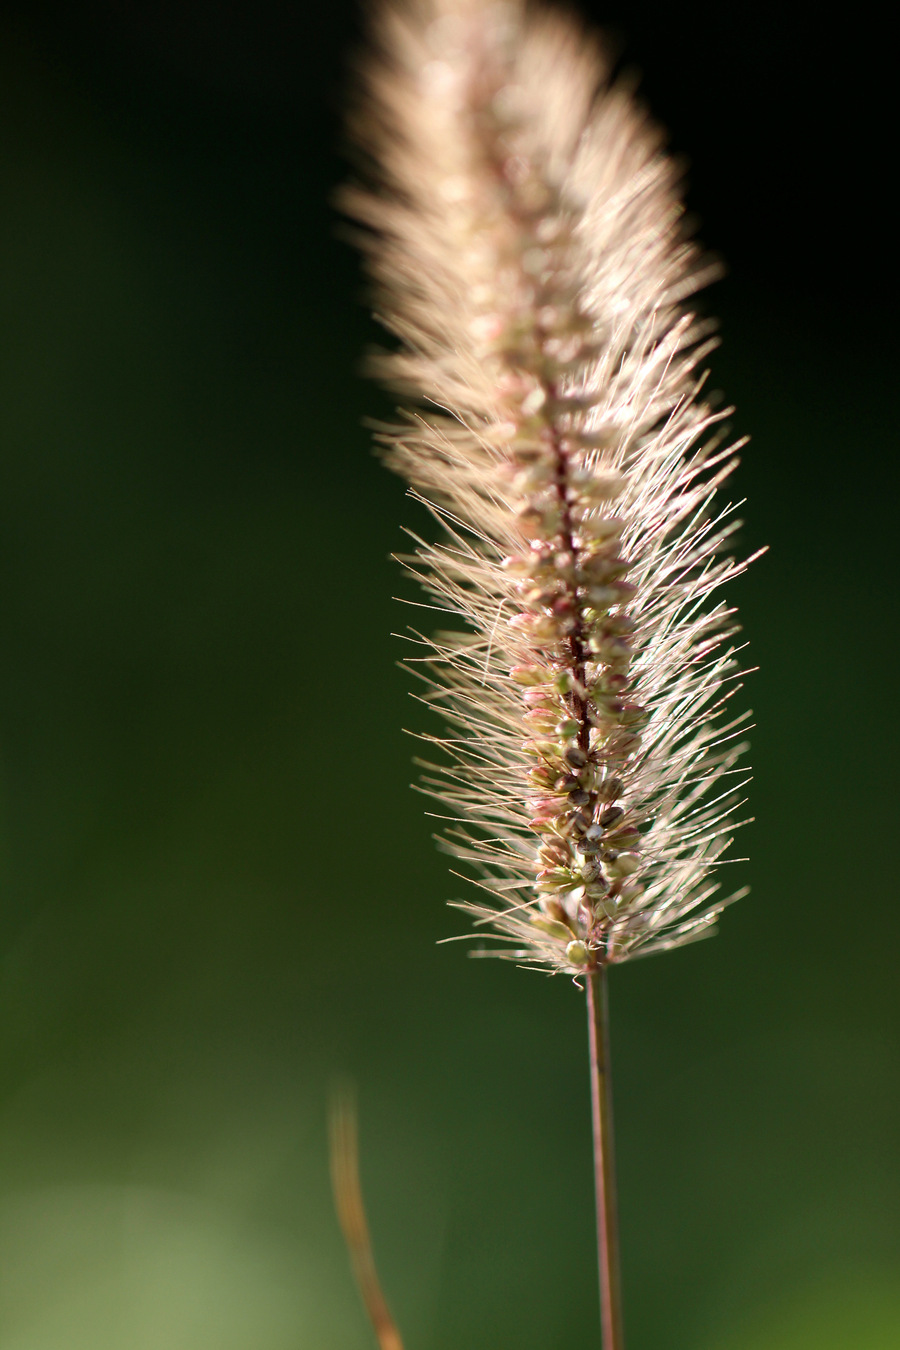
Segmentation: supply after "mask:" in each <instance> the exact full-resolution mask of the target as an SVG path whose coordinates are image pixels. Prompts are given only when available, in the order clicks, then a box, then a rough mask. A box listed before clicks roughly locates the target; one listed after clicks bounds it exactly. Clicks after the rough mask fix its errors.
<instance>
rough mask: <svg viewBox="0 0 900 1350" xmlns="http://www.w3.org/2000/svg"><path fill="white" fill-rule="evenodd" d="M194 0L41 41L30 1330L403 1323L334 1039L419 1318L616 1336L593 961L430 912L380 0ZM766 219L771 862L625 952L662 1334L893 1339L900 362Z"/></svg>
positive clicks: (17, 457) (435, 887)
mask: <svg viewBox="0 0 900 1350" xmlns="http://www.w3.org/2000/svg"><path fill="white" fill-rule="evenodd" d="M151 10H152V12H153V13H154V14H156V15H157V19H158V23H157V28H154V27H153V24H151V23H149V21H148V23H147V25H145V27H142V26H141V24H140V23H138V22H137V21H136V20H134V15H133V14H132V18H131V20H129V18H128V15H129V14H130V13H131V11H125V10H121V11H120V10H118V9H114V7H113V6H111V5H110V6H109V8H108V9H106V8H105V7H102V6H101V7H100V8H94V9H89V8H88V7H85V8H84V9H83V10H82V8H80V7H79V6H74V7H69V9H68V10H67V12H66V13H65V15H61V14H54V13H53V12H51V10H50V9H47V8H43V7H40V6H38V7H36V8H30V9H28V10H25V9H23V10H22V11H21V12H19V13H17V14H11V17H9V19H8V21H6V26H5V27H3V28H2V29H0V53H2V54H0V74H2V84H0V88H2V93H0V199H2V200H0V332H2V341H3V352H4V355H3V360H2V363H0V640H2V656H0V771H2V840H3V850H2V878H0V879H2V901H0V1272H2V1273H0V1344H2V1346H3V1350H63V1347H65V1350H81V1347H84V1348H85V1350H88V1348H90V1350H126V1347H127V1350H157V1348H158V1350H163V1347H165V1350H207V1348H208V1350H213V1348H215V1350H251V1347H252V1350H288V1347H292V1348H293V1347H307V1346H308V1347H310V1350H356V1347H359V1348H360V1350H362V1347H365V1346H367V1345H368V1344H369V1343H370V1337H369V1332H368V1330H367V1328H366V1326H365V1322H364V1319H363V1316H362V1313H361V1310H360V1308H359V1306H358V1301H357V1298H356V1294H355V1291H354V1289H353V1287H352V1284H351V1281H350V1277H349V1273H348V1269H347V1262H346V1259H345V1255H344V1252H343V1250H342V1246H341V1241H340V1238H339V1235H338V1232H337V1227H336V1223H335V1221H334V1218H333V1216H332V1211H331V1204H330V1198H329V1194H328V1183H327V1161H326V1146H325V1112H326V1099H327V1094H328V1084H329V1081H330V1079H331V1078H332V1076H333V1075H334V1074H335V1073H337V1072H343V1073H349V1074H351V1075H352V1076H353V1077H354V1078H355V1079H356V1081H357V1083H358V1085H359V1095H360V1104H361V1129H362V1140H363V1170H364V1180H365V1185H366V1191H367V1196H368V1202H369V1207H370V1211H371V1220H372V1227H373V1230H374V1233H375V1237H376V1244H377V1250H378V1255H379V1262H380V1266H381V1268H382V1272H383V1276H384V1279H385V1283H386V1286H387V1288H388V1291H389V1295H390V1298H391V1302H392V1304H393V1306H394V1308H395V1310H396V1313H397V1315H398V1318H399V1320H400V1322H401V1324H402V1326H403V1328H404V1331H405V1333H406V1336H407V1339H408V1343H409V1345H410V1347H420V1348H421V1350H461V1347H466V1350H499V1348H500V1347H507V1346H508V1347H510V1348H512V1347H515V1350H531V1347H534V1350H537V1347H540V1348H541V1350H554V1348H556V1347H558V1350H563V1348H564V1347H565V1350H569V1348H570V1347H574V1346H580V1345H585V1346H588V1345H596V1344H597V1341H598V1334H597V1331H596V1307H595V1305H596V1296H595V1292H594V1271H593V1251H592V1243H593V1237H592V1195H591V1181H590V1161H589V1138H588V1116H587V1112H588V1099H587V1084H586V1071H585V1064H584V1055H585V1044H584V1042H585V1031H584V1026H583V1008H582V1001H581V999H580V998H579V996H578V994H577V991H575V990H573V988H572V987H571V986H570V985H569V984H568V983H566V982H565V981H562V980H548V979H545V978H543V977H535V976H534V975H529V974H524V973H521V972H518V971H516V970H515V969H513V968H510V967H505V966H504V967H500V968H497V967H494V966H489V965H486V964H484V963H475V962H471V963H467V962H466V961H465V960H464V959H463V955H462V950H461V948H460V946H450V947H439V946H436V942H437V940H438V939H439V938H442V937H447V936H451V935H453V934H455V933H458V932H461V931H463V929H464V925H463V922H462V920H461V918H460V916H458V915H455V914H454V913H453V912H452V911H449V910H446V909H445V908H444V907H443V904H442V901H443V900H444V898H446V897H448V896H452V895H454V894H458V893H460V892H461V889H462V883H461V882H457V881H455V880H454V879H453V878H451V877H448V875H447V871H446V865H445V860H443V859H441V858H440V857H439V856H437V855H436V854H435V853H434V851H433V849H432V846H431V844H430V842H429V838H428V835H429V824H428V822H427V820H426V819H425V818H424V817H423V815H422V803H421V802H420V801H419V800H417V799H415V798H413V797H411V795H410V794H409V792H408V790H407V783H408V780H409V777H410V768H409V757H410V752H411V744H410V743H409V742H408V741H407V740H405V739H404V737H403V736H402V735H401V732H400V727H401V726H403V725H405V726H412V727H422V726H423V725H424V713H423V712H422V711H421V709H420V708H419V707H418V706H417V705H415V704H413V703H411V702H410V701H409V699H408V696H407V680H406V677H405V676H404V675H403V674H402V673H400V672H398V671H397V670H396V668H395V665H394V662H395V660H396V659H397V658H398V657H399V656H401V655H402V648H401V646H400V644H399V643H398V642H396V641H395V640H392V639H391V637H390V632H391V630H392V629H398V628H401V627H402V626H403V625H404V624H405V622H406V621H407V617H408V615H407V613H404V611H403V610H402V608H401V607H400V606H399V605H397V604H395V603H394V602H393V601H392V600H391V596H392V595H393V594H394V593H395V592H397V591H398V590H401V591H403V594H405V595H406V596H407V597H409V596H410V594H411V592H410V591H409V589H408V587H407V588H406V589H404V587H405V586H406V583H404V582H403V580H402V579H401V578H400V577H399V575H398V572H397V569H396V567H395V565H394V564H392V563H391V562H390V560H389V557H388V555H389V554H390V552H391V551H392V550H396V549H398V548H402V546H403V537H402V535H401V533H400V526H401V524H406V525H409V526H413V527H416V528H419V527H422V526H423V521H422V520H421V518H420V516H419V514H418V513H417V511H416V510H415V508H414V507H413V506H412V505H411V504H410V503H409V502H407V501H406V500H405V499H404V496H403V491H402V487H401V485H400V484H399V483H398V482H396V481H394V480H393V479H391V478H390V477H389V476H388V475H387V474H385V473H384V472H383V470H382V469H381V468H380V467H379V466H378V465H377V464H376V463H375V462H374V460H373V459H372V458H371V456H370V454H369V452H368V446H367V438H366V434H365V432H364V431H363V430H362V429H361V427H360V419H361V417H362V416H363V414H364V413H370V414H372V413H374V414H378V413H383V412H384V411H385V410H386V409H387V408H388V407H389V404H388V403H386V401H385V400H384V398H383V396H382V395H380V394H378V393H377V391H375V390H374V389H371V388H369V387H367V386H365V385H364V384H363V383H362V382H361V381H360V380H359V378H358V376H357V373H356V372H357V366H358V359H359V356H360V353H361V352H362V350H363V348H364V346H365V345H366V343H367V342H369V341H371V340H373V339H374V337H375V332H374V329H373V328H372V326H371V325H370V322H369V320H368V319H367V317H366V315H365V313H364V311H363V309H362V307H361V306H360V305H359V304H358V298H359V290H360V282H359V278H358V275H357V272H356V264H355V261H354V259H353V257H352V255H351V254H350V252H349V251H348V250H347V249H345V248H344V247H343V246H342V245H341V244H340V243H338V242H337V241H335V240H334V239H333V238H332V234H331V231H332V228H333V224H332V221H331V220H330V217H329V208H328V204H327V203H328V196H329V193H330V191H331V188H332V186H333V184H334V182H335V181H336V180H337V179H338V178H339V177H340V175H341V174H342V172H343V170H342V169H341V167H340V164H339V161H338V160H337V158H336V155H335V153H334V142H335V137H336V133H335V124H334V118H333V114H332V105H333V91H334V88H335V71H336V69H337V53H338V52H339V50H340V46H341V43H342V42H343V40H344V38H345V36H346V34H345V31H344V25H345V22H346V19H347V12H346V11H344V10H342V9H340V7H338V8H337V9H336V10H335V11H334V13H333V15H332V17H331V25H332V27H331V30H330V31H327V32H325V33H324V34H323V33H322V32H321V31H318V30H317V32H316V37H315V42H306V41H305V40H304V34H305V31H306V30H305V29H304V24H309V25H312V23H313V20H312V19H309V18H303V17H302V14H301V12H300V11H296V13H294V12H293V11H292V17H291V22H290V24H289V25H288V28H289V33H288V36H289V37H290V41H287V40H286V39H285V42H282V40H281V39H282V37H283V36H284V32H287V29H284V23H286V20H284V17H283V16H279V15H278V14H276V10H275V8H274V7H273V6H269V7H266V6H263V7H262V15H263V17H262V19H258V20H256V21H255V22H256V24H257V26H256V27H253V28H252V33H251V36H252V37H253V42H249V41H245V39H246V37H247V34H246V33H245V31H244V28H243V27H242V23H246V22H248V20H247V14H245V13H244V11H243V10H242V9H241V8H240V7H237V9H229V10H227V11H226V12H225V13H224V17H222V18H221V21H220V22H219V23H216V22H213V21H212V20H205V19H203V20H201V18H200V17H199V16H200V10H199V8H195V7H193V6H185V7H175V9H173V10H172V11H171V12H170V11H169V10H168V9H167V8H166V7H159V8H157V7H148V8H147V9H146V10H140V11H137V12H138V13H139V15H140V16H142V17H143V18H144V19H147V16H148V15H150V14H151ZM176 10H177V11H178V12H177V13H176ZM248 13H249V10H248ZM123 15H124V16H125V17H124V18H123ZM160 15H162V16H165V17H164V18H159V16H160ZM179 16H180V17H179ZM236 16H237V17H236ZM242 16H243V17H242ZM182 20H183V22H182ZM239 20H240V21H239ZM132 21H133V25H132V26H131V27H130V26H129V23H130V22H132ZM267 24H268V28H267V27H266V25H267ZM167 25H168V27H167ZM192 25H193V26H192ZM229 25H230V27H229ZM251 27H252V25H251ZM248 31H249V29H248ZM310 32H312V28H310ZM292 43H293V45H291V44H292ZM254 44H255V45H254ZM284 48H286V51H285V50H284ZM652 51H653V49H652V44H651V46H649V47H648V48H647V53H648V56H647V59H648V63H649V64H650V65H651V66H652ZM292 61H293V62H294V63H295V64H294V65H292V64H291V62H292ZM648 92H649V94H650V96H651V97H652V96H653V93H654V90H653V87H652V86H651V87H650V88H649V90H648ZM679 106H680V105H679V104H678V102H677V100H675V101H672V100H671V98H670V103H669V106H668V107H663V108H660V110H659V111H660V112H661V113H662V114H664V115H665V116H667V117H668V118H670V119H672V118H675V119H676V122H677V116H678V109H679ZM684 125H685V127H689V126H690V118H689V117H688V116H687V115H685V122H684ZM676 130H677V126H676ZM700 168H701V169H702V156H701V157H700ZM699 176H700V181H699V185H698V191H699V193H700V196H701V198H702V200H703V201H704V202H705V201H714V200H715V198H716V184H715V182H714V181H712V180H711V179H709V178H707V179H704V178H703V175H702V173H700V175H699ZM704 194H705V196H704ZM751 223H752V222H751ZM788 226H789V222H786V225H785V229H786V231H787V234H788V236H789V234H790V231H789V228H788ZM747 229H748V234H747V236H746V237H747V238H750V237H752V236H751V234H750V232H749V226H748V227H747ZM722 234H723V238H724V243H723V242H722V241H721V240H717V239H713V242H714V243H717V244H720V245H721V246H723V247H726V249H727V246H728V243H729V239H728V236H727V228H724V227H723V230H722ZM743 238H744V236H740V237H736V238H735V239H734V240H732V241H731V244H732V248H733V251H734V252H735V253H737V258H736V259H734V260H733V261H735V273H736V274H735V276H734V278H733V279H732V280H731V281H730V282H728V283H727V284H726V285H725V286H723V287H719V288H717V290H718V291H719V292H720V293H719V294H716V295H715V297H714V299H713V300H712V301H711V302H710V303H711V304H713V305H714V306H715V307H716V309H717V310H718V311H719V312H720V313H722V314H723V315H724V324H723V326H724V336H725V346H724V347H723V350H722V352H721V353H720V354H718V355H717V356H716V357H715V360H714V381H715V382H716V383H720V384H721V385H722V386H723V387H724V388H725V389H726V390H727V393H728V396H729V398H733V399H734V400H735V402H736V403H737V405H738V407H739V409H740V413H739V418H738V419H737V420H736V423H735V427H736V431H741V432H742V431H743V430H744V429H750V430H752V432H753V433H754V444H753V446H752V448H751V450H750V451H749V452H748V453H747V456H746V463H745V465H744V466H742V468H741V470H740V474H739V479H738V484H737V486H738V490H739V491H740V493H741V494H744V493H746V494H747V496H748V497H749V498H750V502H749V506H748V508H747V516H748V522H749V523H748V526H747V529H746V532H745V533H744V535H743V536H742V539H741V546H742V547H743V548H745V549H746V550H748V551H749V550H750V549H751V548H753V547H755V546H756V545H757V544H758V543H761V542H768V543H770V544H771V545H772V551H771V553H770V554H769V555H768V556H767V557H766V559H765V560H763V561H762V562H760V563H758V564H757V565H756V566H755V568H754V569H753V572H752V573H751V574H750V575H749V576H748V577H747V578H746V579H745V580H744V581H742V582H741V583H740V584H739V585H738V586H736V587H735V595H734V599H735V600H736V601H737V602H738V603H739V604H740V606H741V609H742V615H743V618H744V623H745V629H746V633H747V636H748V638H749V640H750V643H751V646H750V649H749V652H748V662H749V663H750V664H754V665H755V664H757V663H758V664H759V665H760V667H761V672H760V673H759V674H756V675H754V676H753V677H752V679H751V681H750V693H749V695H748V697H749V698H751V699H752V702H753V705H754V707H755V709H756V713H757V718H758V723H759V725H758V730H756V731H754V733H753V761H754V764H755V767H756V781H755V783H754V786H753V794H752V809H753V811H754V813H755V815H756V817H757V820H756V823H755V824H754V825H753V826H751V827H750V829H749V830H748V831H746V833H745V834H744V836H743V839H742V843H743V844H744V845H745V847H746V850H747V851H749V852H750V854H751V855H752V863H751V864H750V866H749V867H747V868H745V869H742V871H743V875H744V876H746V877H747V878H748V879H749V880H750V882H751V883H752V886H753V895H752V897H751V898H750V899H749V900H747V901H745V902H743V903H742V904H741V905H740V906H738V907H737V908H736V909H735V910H734V911H732V912H730V913H729V914H728V915H727V916H726V919H725V921H724V924H723V930H722V934H721V936H720V937H718V938H717V939H716V940H715V941H714V942H713V943H704V944H700V945H699V946H697V947H696V948H692V949H689V950H687V951H685V952H682V953H676V954H673V955H671V956H668V957H665V958H662V959H653V960H650V961H647V962H646V963H638V964H636V965H635V966H633V967H629V968H628V969H627V970H624V971H622V972H620V973H618V974H617V975H616V976H615V978H614V981H613V991H612V997H613V1013H614V1058H615V1067H616V1109H617V1128H618V1139H619V1153H620V1168H621V1193H622V1221H623V1230H624V1237H623V1240H624V1261H625V1285H626V1304H627V1314H628V1324H629V1345H630V1347H631V1350H654V1348H655V1347H661V1346H665V1347H666V1350H892V1347H895V1346H896V1345H897V1344H900V1293H898V1280H897V1258H898V1254H900V1253H898V1246H900V1243H898V1236H897V1232H898V1229H897V1223H896V1218H897V1211H898V1200H900V1149H898V1126H897V1121H898V1118H900V1088H898V1074H897V1048H898V1045H897V1042H898V1031H900V1018H898V1011H897V1004H896V974H895V966H896V956H895V953H896V950H897V940H898V936H900V934H898V927H900V924H898V918H897V907H896V903H895V898H894V890H895V881H894V873H895V867H894V862H893V856H892V848H891V844H892V839H893V836H894V834H895V826H894V812H895V805H894V800H895V795H896V794H895V782H894V780H895V777H896V770H895V764H896V748H897V747H896V718H895V717H894V716H893V715H892V701H893V698H894V695H895V691H894V669H895V665H896V657H897V639H896V632H895V629H894V628H893V627H892V625H891V621H890V612H891V597H892V587H893V581H892V576H891V572H892V568H893V561H894V551H895V542H894V541H895V538H896V529H895V526H894V522H893V502H894V500H895V493H896V470H895V468H894V466H893V464H892V463H890V462H889V461H888V458H887V455H886V453H885V447H886V444H887V436H888V426H887V417H886V412H885V411H884V406H883V403H882V395H883V390H884V389H885V388H886V386H887V382H888V377H889V370H890V364H889V356H888V354H887V352H886V349H885V345H884V343H883V341H882V339H881V335H880V333H879V330H878V327H877V323H876V324H874V325H873V324H872V323H867V324H863V323H862V321H860V323H858V324H856V325H854V324H853V323H852V322H848V321H847V316H848V315H849V316H850V318H851V319H852V316H853V314H856V313H857V311H855V310H853V308H852V305H853V297H852V295H851V298H850V300H849V301H848V300H847V298H846V296H845V297H844V299H843V300H842V303H843V304H844V307H845V308H844V311H843V313H844V317H845V323H844V328H843V329H839V331H837V333H836V331H835V329H834V327H829V326H828V325H827V324H825V323H823V322H822V313H823V309H822V305H821V303H819V302H820V301H821V297H819V300H817V301H815V303H814V302H813V299H811V298H810V296H809V295H808V294H807V293H806V292H804V291H803V289H802V286H801V287H798V290H797V292H796V293H794V292H792V291H791V290H790V288H785V287H781V288H779V287H778V286H777V285H774V284H773V285H772V286H770V287H768V288H766V287H765V286H764V285H759V284H757V280H756V277H755V275H754V273H753V261H752V255H751V254H750V253H749V252H748V251H746V250H745V252H744V253H743V254H742V253H741V251H740V245H741V241H742V239H743ZM748 259H749V261H748ZM742 268H743V270H742ZM836 284H837V283H836ZM826 298H827V297H826ZM848 305H849V306H850V308H849V309H848V308H847V306H848ZM418 618H419V616H418V615H415V614H413V621H415V620H416V619H418ZM425 618H426V621H427V616H425ZM741 851H743V849H742V850H741Z"/></svg>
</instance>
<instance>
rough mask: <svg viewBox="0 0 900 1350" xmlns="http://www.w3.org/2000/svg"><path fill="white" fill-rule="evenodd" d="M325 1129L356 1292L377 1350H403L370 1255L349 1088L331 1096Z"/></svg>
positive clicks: (353, 1102)
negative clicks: (376, 1344) (370, 1324)
mask: <svg viewBox="0 0 900 1350" xmlns="http://www.w3.org/2000/svg"><path fill="white" fill-rule="evenodd" d="M328 1126H329V1129H328V1136H329V1152H330V1157H331V1184H332V1188H333V1191H334V1205H335V1209H336V1210H337V1216H338V1221H339V1223H340V1225H341V1231H342V1232H343V1234H344V1241H345V1242H346V1244H347V1250H348V1252H349V1253H350V1262H351V1264H352V1266H353V1274H354V1275H355V1277H356V1283H357V1285H358V1286H359V1292H360V1294H361V1295H362V1300H363V1303H364V1304H365V1308H366V1312H367V1313H368V1315H369V1321H370V1322H371V1323H372V1327H373V1329H374V1332H375V1336H376V1338H377V1340H378V1345H379V1350H403V1341H402V1340H401V1338H400V1332H399V1331H398V1330H397V1327H396V1324H395V1322H394V1319H393V1317H392V1316H391V1313H390V1309H389V1308H388V1305H387V1302H386V1300H385V1297H384V1294H383V1292H382V1289H381V1283H380V1281H379V1279H378V1272H377V1271H376V1269H375V1259H374V1257H373V1255H372V1239H371V1237H370V1235H369V1224H368V1221H367V1219H366V1210H365V1205H364V1204H363V1197H362V1188H361V1186H360V1182H359V1143H358V1130H357V1115H356V1101H355V1097H354V1094H353V1092H352V1090H351V1089H350V1088H349V1087H346V1086H342V1087H341V1088H339V1089H337V1090H336V1091H335V1092H334V1093H333V1095H332V1098H331V1109H330V1112H329V1120H328Z"/></svg>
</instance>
